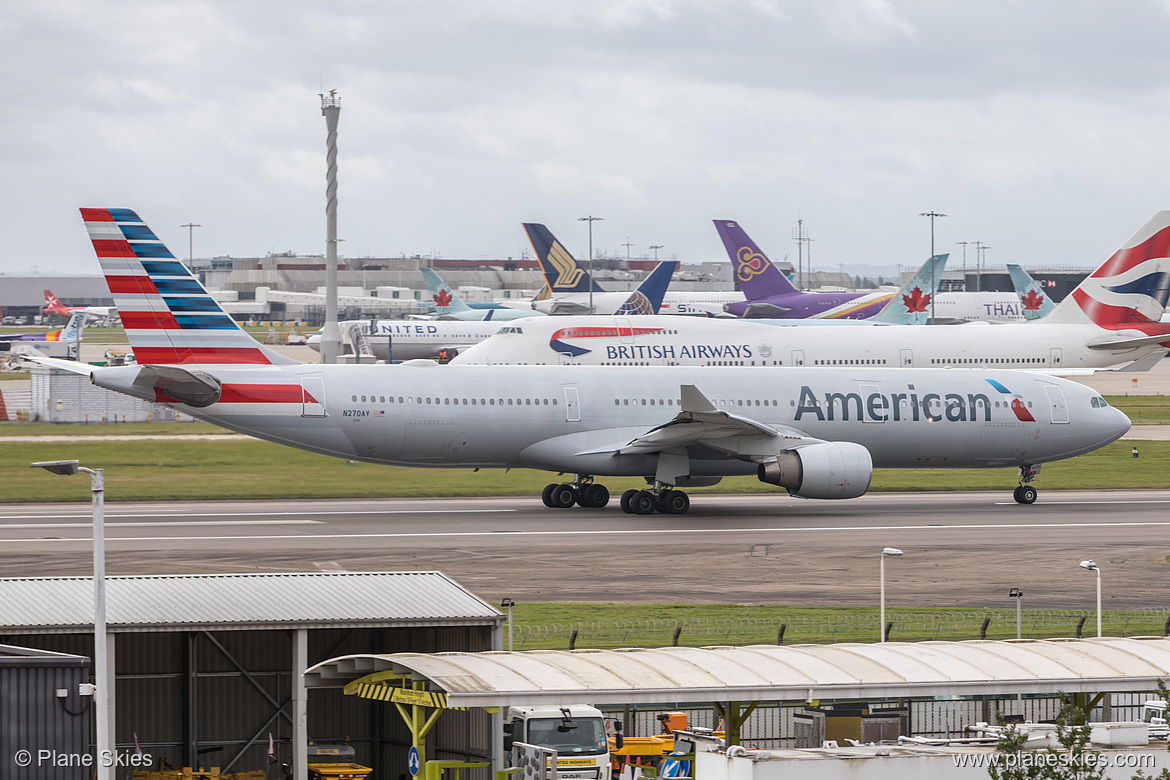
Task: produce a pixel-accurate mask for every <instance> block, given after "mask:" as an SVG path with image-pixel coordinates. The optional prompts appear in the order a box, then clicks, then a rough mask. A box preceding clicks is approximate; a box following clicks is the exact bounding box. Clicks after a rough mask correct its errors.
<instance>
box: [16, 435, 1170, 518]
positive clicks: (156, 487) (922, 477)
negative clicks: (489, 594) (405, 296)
mask: <svg viewBox="0 0 1170 780" xmlns="http://www.w3.org/2000/svg"><path fill="white" fill-rule="evenodd" d="M192 425H194V424H192ZM90 427H93V428H103V429H108V428H117V427H118V426H90ZM126 427H129V426H126ZM164 427H167V426H164ZM169 427H171V428H177V427H180V426H178V425H172V426H169ZM182 427H186V426H185V424H184V426H182ZM1140 449H1141V457H1140V458H1138V459H1134V458H1132V457H1131V455H1130V443H1129V442H1115V443H1114V444H1111V445H1109V446H1107V447H1104V448H1102V449H1100V450H1098V451H1096V452H1093V453H1089V454H1088V455H1082V456H1080V457H1079V458H1073V459H1070V460H1065V461H1059V462H1057V463H1050V464H1047V465H1045V466H1044V469H1043V471H1042V472H1041V475H1040V478H1039V481H1038V482H1037V485H1038V487H1039V488H1040V490H1041V492H1043V491H1045V490H1061V489H1090V490H1109V489H1143V488H1164V487H1166V486H1167V484H1168V482H1170V477H1168V475H1170V442H1156V441H1147V442H1141V444H1140ZM62 459H78V460H80V461H81V462H82V463H84V464H85V465H88V466H90V467H91V468H104V469H105V472H106V497H107V499H108V500H111V501H148V500H172V499H175V500H182V499H187V500H205V499H288V498H396V497H427V496H435V497H458V496H516V495H529V496H537V495H539V494H540V491H541V489H542V488H543V487H544V486H545V485H546V484H548V483H549V482H550V481H557V480H558V479H560V480H566V479H568V477H560V478H558V477H557V476H556V475H554V474H552V473H550V472H545V471H532V470H528V469H513V470H512V471H510V472H504V471H503V470H501V469H484V470H481V471H478V472H476V471H472V470H471V469H423V468H406V467H396V466H379V465H373V464H366V463H353V462H350V461H346V460H342V459H340V458H330V457H327V456H324V455H316V454H313V453H309V452H304V451H302V450H297V449H293V448H291V447H284V446H281V445H278V444H271V443H269V442H262V441H258V440H255V439H251V438H248V437H235V436H230V437H224V439H223V440H192V441H185V440H182V439H177V440H162V441H160V440H142V439H133V438H130V439H128V440H127V441H125V442H122V441H91V442H87V441H69V442H37V441H22V440H20V439H17V438H9V439H4V440H3V443H2V444H0V473H3V474H7V475H9V476H10V477H16V475H21V476H19V477H18V478H7V479H4V480H0V502H6V503H19V502H36V501H82V500H88V498H89V484H88V482H85V481H84V480H63V479H60V478H59V477H55V476H53V475H50V474H47V473H45V472H41V471H39V470H38V471H36V472H29V471H22V470H24V469H28V464H29V463H31V462H33V461H40V460H62ZM604 483H605V484H606V486H608V487H609V489H610V492H611V494H612V495H613V496H615V497H616V496H617V495H619V494H620V493H621V492H622V491H624V490H626V489H628V488H634V487H637V488H640V487H643V486H644V485H645V483H644V481H643V480H641V479H634V478H606V479H605V480H604ZM1016 483H1017V479H1016V471H1015V469H1010V468H1008V469H956V470H949V469H901V470H899V469H878V470H877V471H875V472H874V478H873V485H872V487H871V490H876V491H907V490H911V491H913V490H951V491H966V490H1001V491H1004V493H1005V495H1006V494H1009V493H1010V491H1011V489H1012V488H1013V487H1015V485H1016ZM688 492H690V493H691V494H692V495H701V494H705V493H783V492H784V491H783V490H781V489H780V488H776V487H773V486H771V485H765V484H763V483H761V482H759V481H758V480H756V479H755V478H754V477H732V478H728V479H724V480H723V482H721V483H720V484H719V485H717V486H715V487H713V488H700V489H695V490H691V491H688Z"/></svg>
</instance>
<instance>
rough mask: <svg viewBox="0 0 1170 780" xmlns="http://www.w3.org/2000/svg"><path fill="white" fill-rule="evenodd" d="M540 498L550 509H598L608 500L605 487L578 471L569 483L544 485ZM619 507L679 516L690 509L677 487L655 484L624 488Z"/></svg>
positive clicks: (632, 511)
mask: <svg viewBox="0 0 1170 780" xmlns="http://www.w3.org/2000/svg"><path fill="white" fill-rule="evenodd" d="M540 500H541V501H543V502H544V505H545V506H547V507H548V508H550V509H568V508H569V507H571V506H573V505H574V504H575V505H577V506H583V507H588V508H592V509H600V508H601V507H603V506H605V505H606V504H608V503H609V489H608V488H606V487H605V485H601V484H598V483H596V482H594V481H593V477H591V476H588V475H585V474H578V475H577V477H576V479H574V480H573V481H572V482H565V483H562V484H559V485H558V484H555V483H554V484H551V485H546V486H545V488H544V492H542V493H541V494H540ZM621 506H622V511H623V512H625V513H626V514H628V515H652V514H654V513H655V512H662V513H664V514H668V515H682V514H686V512H687V510H688V509H690V508H691V499H690V497H689V496H687V494H686V493H684V492H682V491H681V490H675V489H673V488H670V487H667V486H665V485H663V484H662V483H655V485H654V487H652V488H647V489H645V490H627V491H626V492H625V493H623V494H622V500H621Z"/></svg>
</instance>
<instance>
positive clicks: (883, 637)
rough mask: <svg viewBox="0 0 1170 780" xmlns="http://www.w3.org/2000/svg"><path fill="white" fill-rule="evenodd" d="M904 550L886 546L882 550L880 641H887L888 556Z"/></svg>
mask: <svg viewBox="0 0 1170 780" xmlns="http://www.w3.org/2000/svg"><path fill="white" fill-rule="evenodd" d="M901 554H902V551H901V550H899V549H897V548H896V547H886V548H885V549H883V550H882V563H881V568H880V574H879V576H878V579H879V580H880V582H881V609H880V614H881V617H880V620H881V625H879V626H878V635H879V637H880V638H879V640H878V641H879V642H885V641H886V557H887V556H898V555H901Z"/></svg>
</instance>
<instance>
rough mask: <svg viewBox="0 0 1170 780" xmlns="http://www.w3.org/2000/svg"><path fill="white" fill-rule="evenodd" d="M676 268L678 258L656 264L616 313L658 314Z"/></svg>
mask: <svg viewBox="0 0 1170 780" xmlns="http://www.w3.org/2000/svg"><path fill="white" fill-rule="evenodd" d="M676 270H678V261H676V260H663V261H662V262H661V263H659V264H658V265H656V266H654V270H653V271H651V272H650V275H649V276H647V277H646V278H645V279H643V280H642V283H641V284H640V285H638V289H637V290H634V292H633V294H632V295H630V298H629V300H627V301H626V302H625V303H623V304H622V305H621V306H620V307H618V310H617V311H615V312H614V314H657V313H658V310H659V309H660V308H661V307H662V299H663V298H664V297H666V288H667V287H669V286H670V277H671V275H672V274H674V272H675V271H676Z"/></svg>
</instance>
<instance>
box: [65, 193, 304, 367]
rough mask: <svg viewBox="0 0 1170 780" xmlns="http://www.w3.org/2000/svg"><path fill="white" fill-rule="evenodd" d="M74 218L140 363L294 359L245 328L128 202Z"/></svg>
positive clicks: (86, 211)
mask: <svg viewBox="0 0 1170 780" xmlns="http://www.w3.org/2000/svg"><path fill="white" fill-rule="evenodd" d="M81 218H82V219H84V220H85V227H86V229H87V230H88V231H89V238H90V240H91V241H92V242H93V248H94V251H95V252H96V253H97V256H98V260H99V261H100V262H101V265H102V273H103V274H105V277H106V284H107V285H108V286H109V288H110V294H111V295H112V296H113V297H114V303H115V305H117V307H118V313H119V315H120V316H121V318H122V326H123V327H124V328H125V329H126V335H127V336H128V337H129V339H130V346H131V347H132V348H133V350H134V356H135V359H136V360H137V361H138V363H139V365H146V364H154V365H158V364H163V365H175V364H178V365H225V364H228V365H231V364H254V365H268V364H294V363H296V362H297V361H295V360H293V359H292V358H287V357H285V356H283V355H280V354H278V353H276V352H273V351H272V350H270V349H267V348H265V347H264V346H263V345H262V344H260V342H258V341H256V340H255V339H254V338H252V337H251V336H249V335H248V334H247V333H245V332H244V330H243V329H241V328H240V326H239V325H237V324H236V322H235V320H233V319H232V318H231V316H229V315H228V313H227V312H225V311H224V310H223V308H222V307H221V306H220V305H219V304H218V303H217V302H216V301H215V299H213V298H212V297H211V296H210V295H209V294H208V292H207V290H205V289H204V287H203V285H202V284H200V283H199V280H198V279H197V278H195V277H194V276H192V275H191V272H190V271H188V270H187V267H186V266H184V265H183V264H182V263H181V262H179V261H178V260H176V259H175V256H174V255H172V254H171V253H170V252H169V251H168V250H167V248H166V247H165V246H164V245H163V243H162V241H160V240H159V238H158V237H157V236H156V235H155V234H154V233H153V232H152V231H151V230H150V228H149V227H147V226H146V224H145V223H144V222H143V221H142V220H141V219H140V218H139V217H138V215H137V214H135V213H134V212H133V211H131V210H130V209H100V208H83V209H81Z"/></svg>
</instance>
